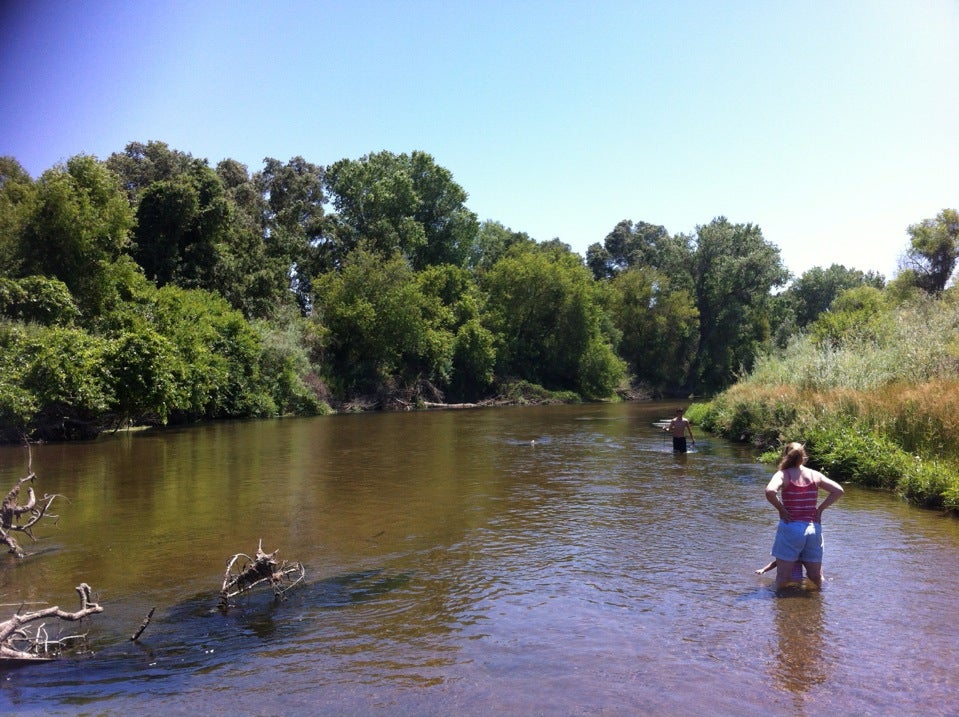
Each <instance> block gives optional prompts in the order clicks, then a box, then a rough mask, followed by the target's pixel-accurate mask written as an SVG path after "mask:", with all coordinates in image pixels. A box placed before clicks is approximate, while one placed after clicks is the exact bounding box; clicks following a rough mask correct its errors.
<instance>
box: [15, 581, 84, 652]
mask: <svg viewBox="0 0 959 717" xmlns="http://www.w3.org/2000/svg"><path fill="white" fill-rule="evenodd" d="M76 590H77V593H78V594H79V595H80V609H79V610H77V611H76V612H67V611H65V610H61V609H60V608H59V607H57V606H53V607H48V608H43V609H42V610H34V611H33V612H24V613H21V612H17V614H16V615H14V616H13V617H11V618H10V619H9V620H5V621H4V622H0V659H7V660H52V659H54V658H55V657H57V656H58V655H59V654H60V652H61V651H62V650H63V649H64V648H65V647H66V646H67V645H68V644H69V643H70V642H72V641H75V640H82V639H84V638H85V637H86V635H67V636H64V637H56V638H51V636H50V634H49V631H48V630H47V624H46V623H45V622H43V623H40V624H39V625H31V624H30V623H35V622H37V621H39V620H45V619H47V618H51V617H52V618H56V619H57V620H63V621H66V622H77V621H79V620H82V619H83V618H85V617H87V616H89V615H94V614H96V613H100V612H103V608H102V607H101V606H100V605H99V604H98V603H96V602H94V601H93V599H92V597H91V590H90V586H89V585H87V584H86V583H80V584H79V585H78V586H77V588H76Z"/></svg>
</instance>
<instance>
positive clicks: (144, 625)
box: [130, 606, 156, 642]
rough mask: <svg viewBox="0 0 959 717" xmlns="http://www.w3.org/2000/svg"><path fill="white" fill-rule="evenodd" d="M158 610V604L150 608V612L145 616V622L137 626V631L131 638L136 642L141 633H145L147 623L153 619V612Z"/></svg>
mask: <svg viewBox="0 0 959 717" xmlns="http://www.w3.org/2000/svg"><path fill="white" fill-rule="evenodd" d="M154 612H156V606H154V607H151V608H150V612H148V613H147V616H146V617H145V618H143V622H141V623H140V627H138V628H137V631H136V632H135V633H133V634H132V635H130V640H131V641H132V642H136V641H137V640H139V639H140V635H142V634H143V631H144V630H146V629H147V625H149V624H150V621H151V620H152V619H153V613H154Z"/></svg>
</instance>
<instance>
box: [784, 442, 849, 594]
mask: <svg viewBox="0 0 959 717" xmlns="http://www.w3.org/2000/svg"><path fill="white" fill-rule="evenodd" d="M807 459H808V456H807V455H806V449H805V447H804V446H803V445H802V444H801V443H790V444H789V445H787V446H786V450H785V451H783V455H782V458H781V459H780V461H779V470H778V471H776V473H774V474H773V477H772V478H771V479H770V480H769V484H768V485H767V486H766V500H768V501H769V502H770V503H772V505H773V507H774V508H776V510H778V511H779V525H778V526H777V527H776V540H775V542H774V543H773V550H772V555H773V557H774V558H776V589H777V590H779V589H782V588H784V587H785V586H786V585H787V584H789V582H790V581H791V580H792V574H793V568H794V567H795V565H796V563H797V562H800V563H802V564H803V566H804V567H805V568H806V577H808V578H809V579H810V580H811V581H812V582H813V584H814V585H815V586H816V587H817V588H819V587H822V553H823V537H822V512H823V511H824V510H825V509H826V508H828V507H829V506H830V505H832V504H833V503H835V502H836V501H837V500H839V499H840V498H842V495H843V489H842V486H841V485H839V484H838V483H836V482H835V481H834V480H830V479H829V478H827V477H826V476H824V475H823V474H822V473H820V472H819V471H814V470H812V469H811V468H807V467H806V466H805V465H804V464H805V463H806V460H807ZM820 490H824V491H826V492H827V493H828V494H829V495H827V496H826V497H825V498H824V499H823V501H822V503H819V505H816V503H817V501H818V500H819V491H820Z"/></svg>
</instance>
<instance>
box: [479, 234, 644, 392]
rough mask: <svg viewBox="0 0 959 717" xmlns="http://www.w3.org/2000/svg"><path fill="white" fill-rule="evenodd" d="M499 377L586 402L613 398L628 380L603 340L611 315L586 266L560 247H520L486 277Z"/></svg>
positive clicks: (604, 339)
mask: <svg viewBox="0 0 959 717" xmlns="http://www.w3.org/2000/svg"><path fill="white" fill-rule="evenodd" d="M481 286H482V288H483V289H484V290H485V291H486V293H487V297H488V298H487V307H486V312H487V323H488V325H489V326H490V328H491V330H492V332H493V334H494V336H495V337H496V339H497V374H498V375H500V376H504V377H515V378H521V379H525V380H528V381H531V382H533V383H537V384H541V385H543V386H544V387H546V388H549V389H567V390H574V391H578V392H580V394H581V395H583V396H585V397H587V398H604V397H607V396H609V395H611V394H612V393H613V391H614V390H615V388H616V387H617V385H618V384H619V383H620V382H621V381H622V379H623V378H624V375H625V366H624V364H623V362H622V361H621V360H620V359H619V358H618V357H616V355H615V354H614V352H613V350H612V347H611V345H610V340H609V337H608V336H607V335H605V334H604V333H603V330H602V328H603V319H604V313H603V311H602V308H601V306H600V303H599V301H598V296H597V293H596V287H595V285H594V283H593V280H592V277H591V276H590V273H589V270H588V269H586V267H585V266H584V265H583V263H582V260H581V259H580V258H579V257H578V256H576V255H575V254H573V253H572V252H569V251H564V250H563V249H562V247H561V246H559V245H558V244H550V245H547V246H542V245H538V246H537V247H536V248H535V249H530V248H526V247H522V246H518V247H514V248H513V249H512V250H511V251H510V252H508V253H507V255H506V256H505V257H503V258H502V259H500V261H498V262H497V263H496V264H495V265H494V266H493V267H492V268H491V269H490V270H489V272H488V273H487V274H486V275H484V277H483V278H482V282H481Z"/></svg>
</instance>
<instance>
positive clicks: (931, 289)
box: [900, 209, 959, 295]
mask: <svg viewBox="0 0 959 717" xmlns="http://www.w3.org/2000/svg"><path fill="white" fill-rule="evenodd" d="M908 231H909V237H910V239H909V248H908V249H907V250H906V254H905V256H904V258H903V260H902V262H901V266H900V270H901V272H902V273H903V274H906V275H908V276H909V277H910V278H911V281H912V282H913V283H914V284H915V285H916V286H918V287H919V288H920V289H922V290H923V291H925V292H926V293H929V294H934V295H939V294H941V293H942V291H943V289H945V288H946V285H947V284H948V283H949V280H950V279H951V278H952V275H953V272H954V271H955V268H956V262H957V261H959V212H957V211H956V210H955V209H943V210H942V211H941V212H939V214H937V215H936V218H935V219H925V220H923V221H921V222H919V223H918V224H913V225H912V226H910V227H909V229H908Z"/></svg>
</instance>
